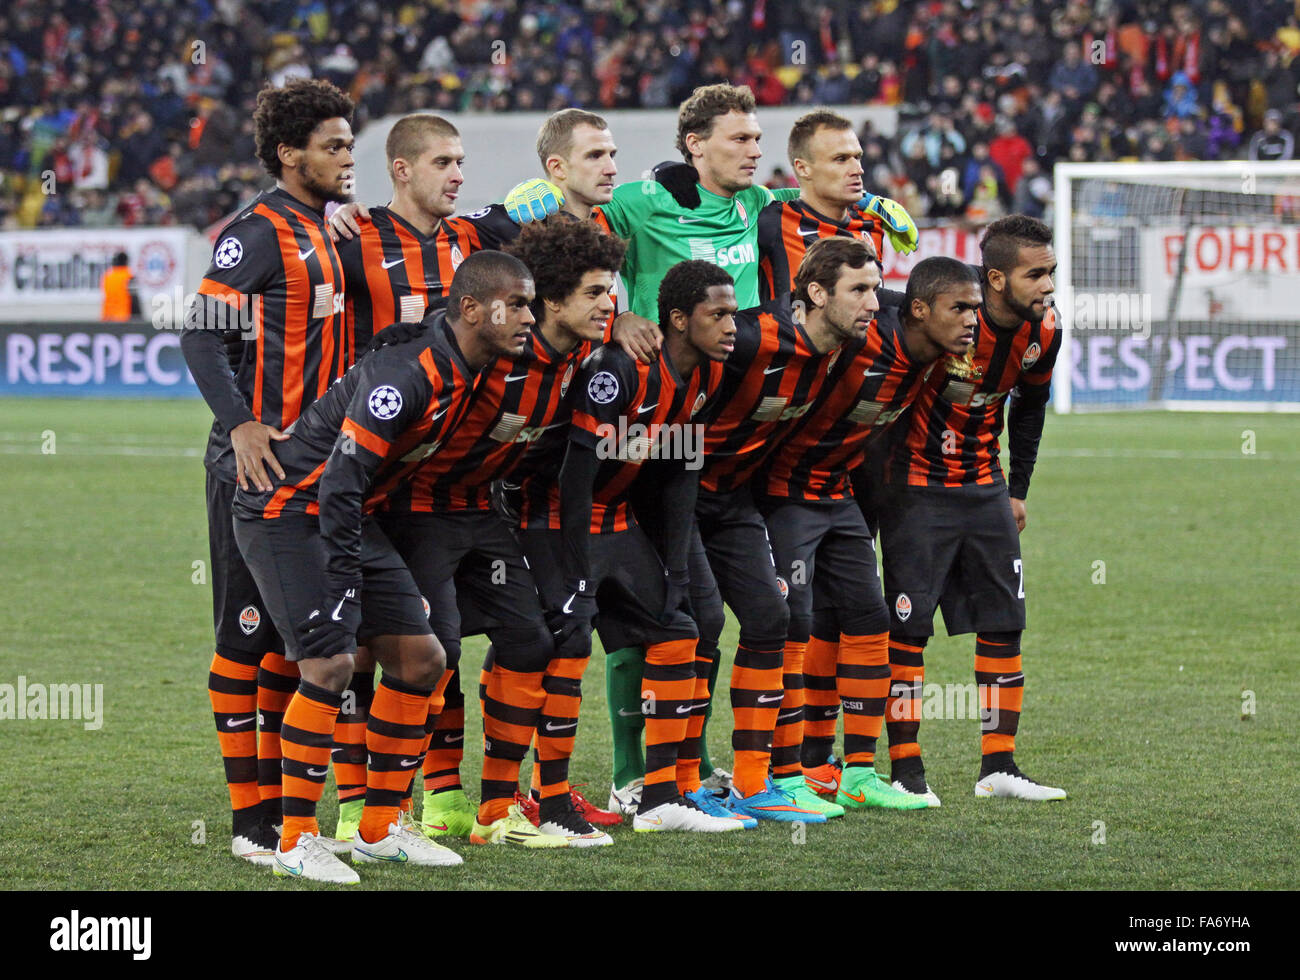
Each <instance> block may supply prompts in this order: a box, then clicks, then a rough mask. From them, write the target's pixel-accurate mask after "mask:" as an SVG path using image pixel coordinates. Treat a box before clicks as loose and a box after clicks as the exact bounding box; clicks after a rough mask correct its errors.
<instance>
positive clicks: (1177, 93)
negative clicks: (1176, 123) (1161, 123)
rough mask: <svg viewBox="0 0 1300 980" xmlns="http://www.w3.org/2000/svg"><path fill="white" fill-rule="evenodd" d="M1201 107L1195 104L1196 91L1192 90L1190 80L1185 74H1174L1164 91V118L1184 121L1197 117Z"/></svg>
mask: <svg viewBox="0 0 1300 980" xmlns="http://www.w3.org/2000/svg"><path fill="white" fill-rule="evenodd" d="M1200 113H1201V107H1200V106H1199V105H1197V103H1196V89H1194V88H1192V82H1191V79H1189V78H1188V77H1187V73H1186V72H1181V71H1180V72H1175V73H1174V77H1173V78H1172V79H1170V80H1169V87H1168V88H1167V89H1165V118H1166V119H1186V118H1187V117H1188V116H1198V115H1200Z"/></svg>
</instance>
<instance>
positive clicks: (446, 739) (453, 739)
mask: <svg viewBox="0 0 1300 980" xmlns="http://www.w3.org/2000/svg"><path fill="white" fill-rule="evenodd" d="M464 737H465V733H464V732H461V733H460V734H459V735H445V736H443V739H442V740H443V741H444V742H459V741H461V739H463V738H464Z"/></svg>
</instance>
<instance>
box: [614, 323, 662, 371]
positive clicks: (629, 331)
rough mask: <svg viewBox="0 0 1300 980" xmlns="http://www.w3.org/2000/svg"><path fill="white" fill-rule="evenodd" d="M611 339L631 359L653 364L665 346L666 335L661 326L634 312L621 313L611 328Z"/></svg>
mask: <svg viewBox="0 0 1300 980" xmlns="http://www.w3.org/2000/svg"><path fill="white" fill-rule="evenodd" d="M609 335H610V339H611V340H612V341H613V342H614V343H616V344H618V346H619V347H622V348H623V350H624V351H625V352H626V353H627V355H628V356H629V357H633V358H635V359H636V360H638V361H640V362H641V363H642V364H651V363H653V362H654V360H655V358H656V357H657V356H658V354H659V348H660V347H662V346H663V342H664V335H663V333H662V331H660V329H659V325H658V324H656V323H654V322H653V321H651V320H647V319H646V318H645V317H643V316H638V315H637V314H635V313H633V312H632V311H630V310H629V311H627V312H625V313H620V314H619V315H618V316H616V317H615V318H614V324H613V326H612V327H611V328H610V334H609Z"/></svg>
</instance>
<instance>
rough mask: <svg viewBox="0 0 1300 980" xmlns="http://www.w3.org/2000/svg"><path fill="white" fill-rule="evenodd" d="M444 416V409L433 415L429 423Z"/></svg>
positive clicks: (445, 411) (445, 410)
mask: <svg viewBox="0 0 1300 980" xmlns="http://www.w3.org/2000/svg"><path fill="white" fill-rule="evenodd" d="M446 414H447V409H445V408H444V409H443V410H442V411H441V412H439V413H438V414H437V415H435V416H434V417H433V418H431V419H429V421H430V422H437V421H438V419H440V418H442V417H443V416H444V415H446Z"/></svg>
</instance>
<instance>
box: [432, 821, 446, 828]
mask: <svg viewBox="0 0 1300 980" xmlns="http://www.w3.org/2000/svg"><path fill="white" fill-rule="evenodd" d="M428 826H429V827H432V828H433V829H434V830H446V829H447V824H446V822H445V821H444V822H443V823H431V824H428Z"/></svg>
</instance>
